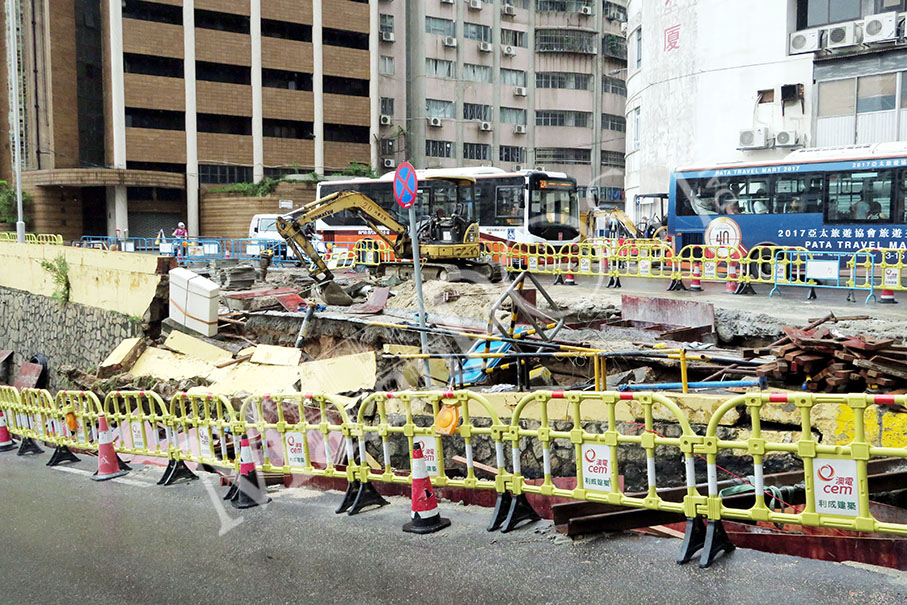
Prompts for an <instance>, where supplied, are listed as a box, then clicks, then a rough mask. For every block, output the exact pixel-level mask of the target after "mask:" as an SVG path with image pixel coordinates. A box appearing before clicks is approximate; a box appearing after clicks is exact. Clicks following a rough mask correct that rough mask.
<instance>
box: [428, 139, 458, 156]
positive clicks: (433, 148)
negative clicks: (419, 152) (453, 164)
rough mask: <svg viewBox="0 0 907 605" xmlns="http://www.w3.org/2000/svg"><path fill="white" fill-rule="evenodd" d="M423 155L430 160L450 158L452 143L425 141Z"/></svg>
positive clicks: (452, 153)
mask: <svg viewBox="0 0 907 605" xmlns="http://www.w3.org/2000/svg"><path fill="white" fill-rule="evenodd" d="M425 155H427V156H428V157H430V158H452V157H453V155H454V144H453V141H434V140H432V139H425Z"/></svg>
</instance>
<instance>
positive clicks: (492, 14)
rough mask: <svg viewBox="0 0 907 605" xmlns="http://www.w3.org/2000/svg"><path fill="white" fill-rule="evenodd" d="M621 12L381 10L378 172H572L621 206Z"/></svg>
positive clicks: (456, 3) (427, 4) (424, 1)
mask: <svg viewBox="0 0 907 605" xmlns="http://www.w3.org/2000/svg"><path fill="white" fill-rule="evenodd" d="M624 4H625V3H624V2H623V0H620V1H618V2H612V1H601V0H397V1H389V0H380V1H379V2H378V6H379V8H378V10H379V13H380V14H379V24H378V26H379V34H380V42H379V45H378V49H379V50H378V56H377V62H378V64H377V68H378V74H379V76H378V78H379V86H378V89H379V94H380V101H379V111H380V131H379V132H380V149H379V153H380V157H379V162H380V164H379V166H380V167H382V168H384V169H390V168H393V167H394V166H395V165H396V164H397V163H399V162H400V161H403V160H411V161H413V162H414V164H415V166H416V167H417V168H432V167H450V166H462V165H465V166H478V165H493V166H499V167H501V168H505V169H510V170H513V169H519V168H537V167H543V168H545V169H547V170H552V171H563V172H566V173H568V174H570V175H571V176H573V177H575V178H576V179H577V182H578V184H579V185H580V187H581V188H586V187H589V186H591V187H599V188H600V192H601V193H602V194H603V196H604V197H605V198H609V199H620V198H621V196H622V188H623V165H624V131H625V121H624V101H625V97H626V87H625V85H624V75H625V68H626V44H625V40H624V37H623V35H622V34H621V31H622V28H621V26H622V23H623V22H624V21H625V20H626V9H625V8H624Z"/></svg>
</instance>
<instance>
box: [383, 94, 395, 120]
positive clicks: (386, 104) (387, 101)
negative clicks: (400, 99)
mask: <svg viewBox="0 0 907 605" xmlns="http://www.w3.org/2000/svg"><path fill="white" fill-rule="evenodd" d="M381 115H385V116H393V115H394V98H393V97H381Z"/></svg>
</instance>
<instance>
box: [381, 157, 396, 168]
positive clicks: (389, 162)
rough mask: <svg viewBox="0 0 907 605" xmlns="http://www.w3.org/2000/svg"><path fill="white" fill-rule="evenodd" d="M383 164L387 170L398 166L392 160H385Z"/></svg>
mask: <svg viewBox="0 0 907 605" xmlns="http://www.w3.org/2000/svg"><path fill="white" fill-rule="evenodd" d="M382 163H383V164H384V167H385V168H393V167H394V166H396V165H397V163H396V162H395V161H393V160H392V159H390V158H388V159H386V160H384V161H383V162H382Z"/></svg>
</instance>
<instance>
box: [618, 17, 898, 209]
mask: <svg viewBox="0 0 907 605" xmlns="http://www.w3.org/2000/svg"><path fill="white" fill-rule="evenodd" d="M905 11H907V1H905V0H762V1H760V2H725V1H722V0H670V1H669V2H650V1H648V0H630V2H629V4H628V13H629V22H628V32H629V33H628V37H627V39H628V46H629V61H628V64H629V66H628V69H629V73H628V78H627V88H628V91H629V96H628V100H627V105H626V117H627V124H628V136H627V176H626V189H627V198H628V204H632V202H633V198H634V197H635V195H636V194H638V193H643V194H645V193H658V192H665V191H667V190H668V186H669V179H670V173H671V171H672V170H673V169H674V168H676V167H678V166H681V165H686V166H689V165H703V164H713V163H716V162H735V161H747V160H767V159H777V158H782V157H784V156H785V155H787V154H788V153H790V152H791V151H793V150H794V149H798V148H803V147H806V148H810V147H833V146H850V145H863V144H871V143H882V142H889V141H902V140H907V49H905V48H904V46H903V43H904V41H905V33H907V32H905V27H904V22H905V18H907V14H905Z"/></svg>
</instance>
